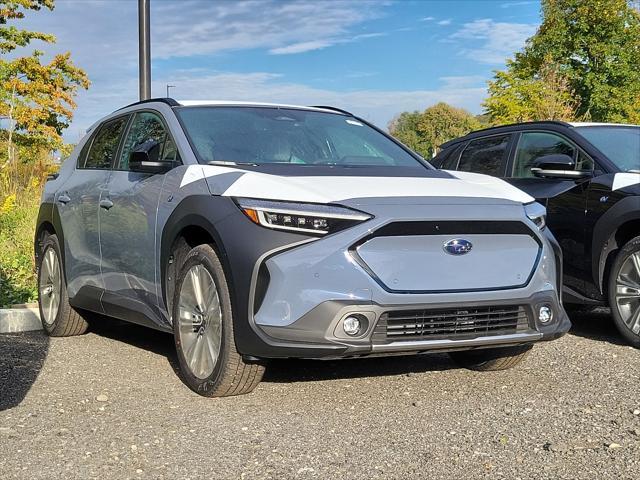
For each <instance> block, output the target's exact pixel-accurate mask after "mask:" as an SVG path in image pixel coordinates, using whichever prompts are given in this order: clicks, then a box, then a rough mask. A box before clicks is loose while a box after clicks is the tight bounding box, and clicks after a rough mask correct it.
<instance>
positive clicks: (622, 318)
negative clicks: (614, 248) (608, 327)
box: [609, 237, 640, 348]
mask: <svg viewBox="0 0 640 480" xmlns="http://www.w3.org/2000/svg"><path fill="white" fill-rule="evenodd" d="M609 305H611V315H612V316H613V321H614V322H615V324H616V327H618V330H620V333H621V334H622V336H623V337H624V338H625V339H626V340H627V341H628V342H629V343H630V344H631V345H633V346H634V347H636V348H640V237H635V238H633V239H631V240H630V241H629V242H627V244H626V245H625V246H624V247H622V249H621V250H620V251H619V252H618V255H617V256H616V259H615V261H614V262H613V266H612V268H611V273H610V275H609Z"/></svg>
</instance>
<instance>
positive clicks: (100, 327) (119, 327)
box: [89, 315, 179, 373]
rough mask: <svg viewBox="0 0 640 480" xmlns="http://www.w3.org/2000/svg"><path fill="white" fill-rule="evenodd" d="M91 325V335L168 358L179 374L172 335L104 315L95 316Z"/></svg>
mask: <svg viewBox="0 0 640 480" xmlns="http://www.w3.org/2000/svg"><path fill="white" fill-rule="evenodd" d="M89 325H90V326H89V332H90V333H93V334H95V335H99V336H101V337H104V338H108V339H111V340H115V341H117V342H124V343H127V344H129V345H131V346H133V347H137V348H140V349H143V350H147V351H149V352H152V353H155V354H156V355H161V356H163V357H166V359H167V360H168V361H169V364H170V365H171V368H173V370H174V371H175V372H176V373H178V371H179V366H178V358H177V356H176V350H175V345H174V343H173V337H172V336H171V334H168V333H165V332H161V331H159V330H154V329H152V328H148V327H143V326H140V325H136V324H134V323H129V322H124V321H121V320H116V319H114V318H110V317H105V316H102V315H93V316H92V318H91V320H90V323H89Z"/></svg>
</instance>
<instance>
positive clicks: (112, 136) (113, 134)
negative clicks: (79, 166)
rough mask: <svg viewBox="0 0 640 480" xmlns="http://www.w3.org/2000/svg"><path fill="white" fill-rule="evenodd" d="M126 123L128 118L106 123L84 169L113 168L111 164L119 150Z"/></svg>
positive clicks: (96, 138) (96, 137) (95, 141)
mask: <svg viewBox="0 0 640 480" xmlns="http://www.w3.org/2000/svg"><path fill="white" fill-rule="evenodd" d="M126 123H127V117H121V118H116V119H115V120H111V121H109V122H106V123H104V124H103V125H102V126H101V127H100V130H99V131H98V133H97V134H96V136H95V138H94V140H93V143H92V144H91V150H89V154H88V155H87V159H86V161H85V162H84V168H96V169H108V168H111V162H112V161H113V157H114V156H115V154H116V150H117V149H118V144H119V143H120V136H121V135H122V131H123V129H124V126H125V124H126Z"/></svg>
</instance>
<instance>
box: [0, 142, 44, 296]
mask: <svg viewBox="0 0 640 480" xmlns="http://www.w3.org/2000/svg"><path fill="white" fill-rule="evenodd" d="M56 168H57V167H55V166H53V165H51V164H50V163H49V160H48V157H47V156H46V154H45V155H43V156H41V158H37V159H32V161H30V162H28V163H27V162H25V163H21V164H17V165H15V167H14V169H13V171H11V172H8V171H7V170H6V169H5V170H0V308H1V307H6V306H8V305H13V304H16V303H25V302H31V301H34V300H35V299H36V297H37V289H36V278H35V266H34V262H33V235H34V229H35V222H36V217H37V215H38V208H39V203H40V193H41V188H42V185H43V184H44V181H45V179H46V176H47V175H48V174H49V173H51V172H53V171H54V170H55V169H56Z"/></svg>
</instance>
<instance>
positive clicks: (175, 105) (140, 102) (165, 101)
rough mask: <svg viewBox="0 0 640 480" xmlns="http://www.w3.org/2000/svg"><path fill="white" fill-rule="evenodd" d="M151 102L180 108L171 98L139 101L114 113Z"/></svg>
mask: <svg viewBox="0 0 640 480" xmlns="http://www.w3.org/2000/svg"><path fill="white" fill-rule="evenodd" d="M151 102H160V103H166V104H167V105H169V106H170V107H179V106H180V104H179V103H178V102H176V101H175V100H174V99H173V98H168V97H167V98H149V99H148V100H140V101H139V102H133V103H130V104H129V105H125V106H124V107H121V108H119V109H118V110H116V112H117V111H120V110H124V109H125V108H129V107H133V106H134V105H142V104H144V103H151Z"/></svg>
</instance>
